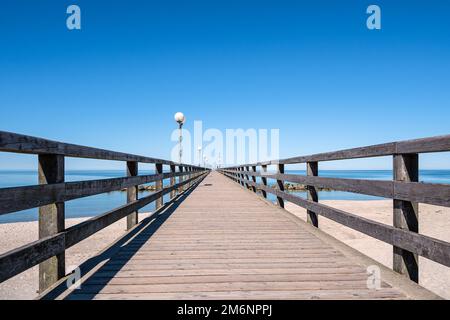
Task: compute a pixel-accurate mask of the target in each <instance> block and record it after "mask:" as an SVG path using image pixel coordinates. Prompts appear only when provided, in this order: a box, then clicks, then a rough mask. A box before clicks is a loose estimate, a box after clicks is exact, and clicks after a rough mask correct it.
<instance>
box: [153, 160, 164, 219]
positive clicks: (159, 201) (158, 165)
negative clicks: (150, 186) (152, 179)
mask: <svg viewBox="0 0 450 320" xmlns="http://www.w3.org/2000/svg"><path fill="white" fill-rule="evenodd" d="M155 169H156V174H163V165H162V164H161V163H156V164H155ZM155 187H156V188H155V189H156V191H161V190H162V188H163V180H158V181H156V183H155ZM163 204H164V199H163V196H161V197H159V198H158V199H156V210H158V209H159V208H161V207H162V206H163Z"/></svg>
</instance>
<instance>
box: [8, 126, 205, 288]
mask: <svg viewBox="0 0 450 320" xmlns="http://www.w3.org/2000/svg"><path fill="white" fill-rule="evenodd" d="M0 152H11V153H26V154H34V155H37V156H38V159H37V161H38V176H39V185H34V186H23V187H11V188H2V189H0V215H4V214H9V213H13V212H17V211H21V210H25V209H31V208H36V207H39V240H37V241H35V242H32V243H29V244H27V245H24V246H22V247H20V248H17V249H14V250H12V251H9V252H6V253H4V254H1V255H0V282H3V281H5V280H7V279H9V278H11V277H13V276H15V275H17V274H19V273H21V272H23V271H25V270H27V269H29V268H31V267H33V266H35V265H38V264H39V290H40V291H41V292H42V291H44V290H46V289H47V288H49V287H50V286H52V285H53V284H54V283H56V282H57V281H58V280H59V279H61V278H63V277H64V276H65V275H66V270H65V250H66V249H68V248H70V247H71V246H73V245H75V244H77V243H79V242H80V241H82V240H84V239H86V238H88V237H90V236H91V235H93V234H95V233H96V232H98V231H100V230H102V229H104V228H106V227H107V226H109V225H111V224H113V223H114V222H116V221H118V220H120V219H122V218H125V217H126V218H127V228H128V229H132V228H133V227H134V226H135V225H137V223H138V210H139V209H141V208H143V207H145V206H147V205H148V204H150V203H152V202H156V209H160V208H162V207H163V205H164V200H163V196H164V195H166V194H168V193H170V196H171V198H174V197H175V196H176V194H177V193H178V194H180V193H182V192H185V191H187V190H188V189H189V188H191V187H193V186H195V185H196V184H197V183H198V182H199V181H200V180H201V179H203V178H204V176H205V175H206V174H207V173H208V172H209V169H206V168H202V167H197V166H193V165H189V164H183V163H175V162H172V161H167V160H162V159H156V158H149V157H144V156H138V155H133V154H128V153H120V152H114V151H109V150H103V149H97V148H91V147H85V146H79V145H74V144H67V143H61V142H57V141H51V140H46V139H41V138H36V137H31V136H26V135H20V134H15V133H10V132H4V131H0ZM66 157H74V158H88V159H98V160H114V161H123V162H126V173H127V176H126V177H121V178H113V179H101V180H90V181H78V182H65V177H64V176H65V166H64V162H65V161H64V160H65V158H66ZM139 163H147V164H148V163H150V164H154V165H155V174H150V175H138V164H139ZM164 165H165V166H168V167H169V168H170V172H164V170H163V166H164ZM124 169H125V168H124ZM177 169H178V170H177ZM124 172H125V171H124ZM177 178H178V181H176V179H177ZM165 179H170V185H169V186H166V187H164V184H163V180H165ZM152 182H154V183H155V185H156V188H155V189H156V191H155V192H153V193H151V194H150V195H147V196H144V197H142V198H138V186H139V185H142V184H147V183H152ZM124 188H126V189H127V203H126V204H124V205H123V206H121V207H119V208H116V209H113V210H111V211H108V212H106V213H104V214H102V215H99V216H95V217H93V218H91V219H89V220H87V221H84V222H82V223H80V224H77V225H75V226H72V227H70V228H65V204H64V203H65V202H66V201H69V200H74V199H79V198H83V197H88V196H93V195H97V194H102V193H107V192H111V191H120V190H122V189H124Z"/></svg>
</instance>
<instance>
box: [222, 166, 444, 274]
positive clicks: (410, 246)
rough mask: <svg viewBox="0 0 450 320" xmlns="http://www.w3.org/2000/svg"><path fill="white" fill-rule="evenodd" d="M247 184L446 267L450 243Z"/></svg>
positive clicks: (277, 191) (281, 192)
mask: <svg viewBox="0 0 450 320" xmlns="http://www.w3.org/2000/svg"><path fill="white" fill-rule="evenodd" d="M225 175H226V176H228V175H229V174H228V173H225ZM247 182H248V183H249V184H250V185H255V186H256V187H257V188H258V189H260V190H263V191H265V192H267V193H271V194H273V195H275V196H277V197H282V198H283V199H284V200H285V201H288V202H291V203H294V204H296V205H299V206H300V207H302V208H305V209H306V210H310V211H313V212H315V213H316V214H318V215H322V216H324V217H326V218H328V219H331V220H333V221H335V222H337V223H340V224H342V225H344V226H347V227H349V228H352V229H354V230H356V231H359V232H362V233H364V234H366V235H369V236H371V237H373V238H375V239H378V240H381V241H384V242H386V243H389V244H391V245H393V246H396V247H399V248H402V249H404V250H406V251H410V252H413V253H415V254H418V255H420V256H423V257H425V258H427V259H430V260H433V261H435V262H438V263H440V264H442V265H445V266H447V267H450V243H448V242H446V241H442V240H439V239H435V238H432V237H428V236H425V235H421V234H418V233H416V232H411V231H408V230H402V229H398V228H395V227H392V226H389V225H386V224H382V223H378V222H375V221H372V220H369V219H366V218H363V217H360V216H358V215H355V214H352V213H349V212H345V211H342V210H339V209H335V208H332V207H330V206H326V205H323V204H320V203H317V202H313V201H310V200H305V199H302V198H300V197H298V196H296V195H294V194H291V193H288V192H283V191H280V190H277V189H274V188H271V187H268V186H264V185H262V184H255V183H253V182H252V181H247Z"/></svg>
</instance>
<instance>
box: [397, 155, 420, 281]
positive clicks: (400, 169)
mask: <svg viewBox="0 0 450 320" xmlns="http://www.w3.org/2000/svg"><path fill="white" fill-rule="evenodd" d="M393 160H394V180H395V181H401V182H418V181H419V155H418V154H397V155H394V159H393ZM393 205H394V221H393V225H394V227H395V228H399V229H402V230H408V231H411V232H419V204H418V203H416V202H411V201H403V200H397V199H394V203H393ZM393 254H394V256H393V269H394V271H396V272H398V273H400V274H403V275H405V276H407V277H409V278H410V279H411V280H412V281H414V282H417V283H418V282H419V263H418V262H419V261H418V256H417V255H416V254H414V253H412V252H410V251H407V250H404V249H401V248H398V247H395V246H394V247H393Z"/></svg>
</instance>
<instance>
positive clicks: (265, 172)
mask: <svg viewBox="0 0 450 320" xmlns="http://www.w3.org/2000/svg"><path fill="white" fill-rule="evenodd" d="M266 174H267V166H266V165H262V166H261V182H262V185H263V186H265V187H267V178H266V176H265V175H266ZM261 193H262V196H263V197H264V198H267V192H266V191H265V190H264V189H261Z"/></svg>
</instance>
